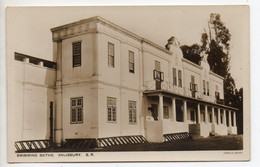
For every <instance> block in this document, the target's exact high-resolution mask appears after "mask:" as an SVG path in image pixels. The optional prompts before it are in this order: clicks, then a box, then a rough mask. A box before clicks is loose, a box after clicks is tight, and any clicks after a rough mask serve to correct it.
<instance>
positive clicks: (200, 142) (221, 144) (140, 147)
mask: <svg viewBox="0 0 260 167" xmlns="http://www.w3.org/2000/svg"><path fill="white" fill-rule="evenodd" d="M242 149H243V135H229V136H213V137H207V138H200V139H188V140H178V141H174V142H168V143H145V144H135V145H134V144H131V145H123V146H113V147H106V148H95V149H88V150H86V149H84V150H82V149H81V150H79V149H68V148H54V149H48V150H40V151H39V150H33V152H99V151H190V150H194V151H195V150H198V151H199V150H201V151H203V150H242ZM29 152H31V151H29Z"/></svg>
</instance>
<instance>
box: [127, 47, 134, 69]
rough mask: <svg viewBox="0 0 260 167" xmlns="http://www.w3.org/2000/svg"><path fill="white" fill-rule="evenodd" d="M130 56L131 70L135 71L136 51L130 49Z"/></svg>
mask: <svg viewBox="0 0 260 167" xmlns="http://www.w3.org/2000/svg"><path fill="white" fill-rule="evenodd" d="M128 57H129V72H130V73H135V60H134V52H132V51H129V53H128Z"/></svg>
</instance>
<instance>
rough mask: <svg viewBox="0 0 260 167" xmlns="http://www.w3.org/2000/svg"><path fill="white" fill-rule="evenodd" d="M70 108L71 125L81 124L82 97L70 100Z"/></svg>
mask: <svg viewBox="0 0 260 167" xmlns="http://www.w3.org/2000/svg"><path fill="white" fill-rule="evenodd" d="M70 108H71V116H70V123H71V124H81V123H83V98H82V97H78V98H71V99H70Z"/></svg>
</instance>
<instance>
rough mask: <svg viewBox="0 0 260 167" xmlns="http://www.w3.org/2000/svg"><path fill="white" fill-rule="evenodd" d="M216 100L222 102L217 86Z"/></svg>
mask: <svg viewBox="0 0 260 167" xmlns="http://www.w3.org/2000/svg"><path fill="white" fill-rule="evenodd" d="M215 98H216V99H217V100H220V94H219V91H218V85H216V91H215Z"/></svg>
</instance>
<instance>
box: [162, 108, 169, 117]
mask: <svg viewBox="0 0 260 167" xmlns="http://www.w3.org/2000/svg"><path fill="white" fill-rule="evenodd" d="M169 117H170V116H169V107H168V106H163V119H169Z"/></svg>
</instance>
